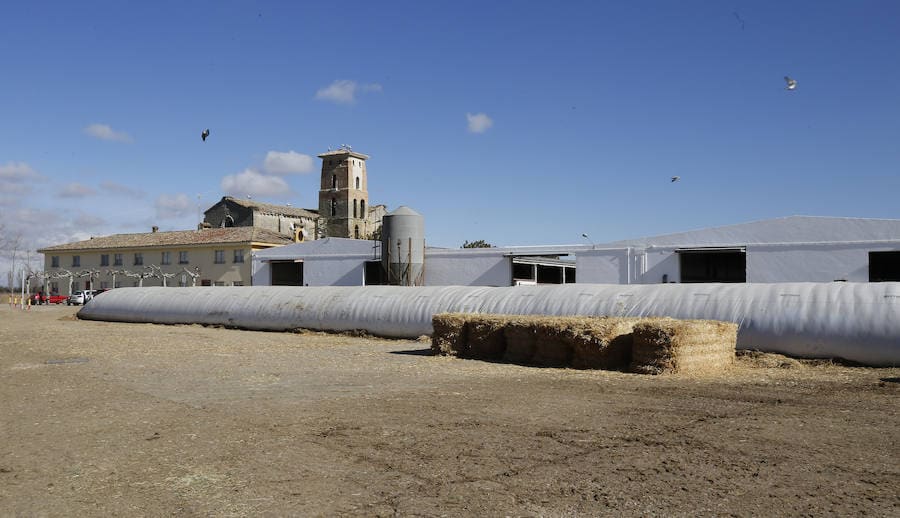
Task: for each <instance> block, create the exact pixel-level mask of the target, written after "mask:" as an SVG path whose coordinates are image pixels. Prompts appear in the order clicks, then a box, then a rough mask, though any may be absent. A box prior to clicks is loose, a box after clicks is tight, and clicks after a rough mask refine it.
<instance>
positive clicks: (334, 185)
mask: <svg viewBox="0 0 900 518" xmlns="http://www.w3.org/2000/svg"><path fill="white" fill-rule="evenodd" d="M331 188H332V189H337V175H336V174H333V175H331Z"/></svg>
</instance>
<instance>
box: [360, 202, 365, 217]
mask: <svg viewBox="0 0 900 518" xmlns="http://www.w3.org/2000/svg"><path fill="white" fill-rule="evenodd" d="M359 217H361V218H363V219H366V200H359Z"/></svg>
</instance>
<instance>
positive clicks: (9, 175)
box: [0, 162, 44, 207]
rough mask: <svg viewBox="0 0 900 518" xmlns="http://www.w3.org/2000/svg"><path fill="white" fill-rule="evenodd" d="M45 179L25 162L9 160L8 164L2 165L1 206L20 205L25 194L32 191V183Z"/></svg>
mask: <svg viewBox="0 0 900 518" xmlns="http://www.w3.org/2000/svg"><path fill="white" fill-rule="evenodd" d="M43 179H44V177H43V176H41V175H40V174H39V173H38V172H37V171H35V170H34V169H32V168H31V166H30V165H28V164H26V163H25V162H7V163H6V165H0V206H3V207H13V206H16V205H18V204H19V203H20V202H21V201H22V197H23V196H25V195H27V194H29V193H31V191H32V189H31V183H32V182H33V181H40V180H43Z"/></svg>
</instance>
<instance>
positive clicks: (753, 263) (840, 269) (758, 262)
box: [747, 242, 900, 282]
mask: <svg viewBox="0 0 900 518" xmlns="http://www.w3.org/2000/svg"><path fill="white" fill-rule="evenodd" d="M898 249H900V242H898V243H897V244H896V245H894V246H884V245H882V246H871V245H865V244H863V245H832V244H827V245H815V244H810V245H755V246H748V247H747V280H748V282H832V281H836V280H846V281H848V282H868V281H869V252H879V251H890V250H898Z"/></svg>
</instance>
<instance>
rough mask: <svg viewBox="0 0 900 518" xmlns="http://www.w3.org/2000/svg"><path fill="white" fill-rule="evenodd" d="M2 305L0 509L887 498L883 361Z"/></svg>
mask: <svg viewBox="0 0 900 518" xmlns="http://www.w3.org/2000/svg"><path fill="white" fill-rule="evenodd" d="M76 311H77V308H69V307H65V306H61V307H35V308H33V309H31V310H30V311H21V310H16V309H11V308H9V307H8V306H6V305H3V306H0V516H171V515H176V516H352V515H361V516H396V515H401V516H472V515H479V516H481V515H486V516H598V515H609V516H773V515H790V516H797V515H815V516H834V515H873V516H900V489H898V488H900V445H898V438H900V416H898V408H900V369H896V368H895V369H871V368H862V367H848V366H842V365H837V364H833V363H830V362H822V361H819V362H801V361H796V360H792V359H789V358H784V357H781V356H777V355H764V354H748V355H741V356H740V357H739V358H738V361H737V364H736V365H735V367H733V368H732V369H730V370H729V371H728V372H726V373H724V374H721V375H716V376H713V377H683V376H646V375H637V374H626V373H619V372H604V371H586V370H574V369H550V368H534V367H524V366H519V365H509V364H501V363H489V362H483V361H476V360H460V359H455V358H449V357H435V356H431V355H430V354H429V351H428V347H429V343H428V342H426V341H408V340H407V341H398V340H383V339H377V338H370V337H352V336H345V335H331V334H322V333H299V334H298V333H265V332H254V331H242V330H231V329H220V328H209V327H201V326H161V325H151V324H120V323H108V322H91V321H80V320H77V319H76V318H75V313H76Z"/></svg>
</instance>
